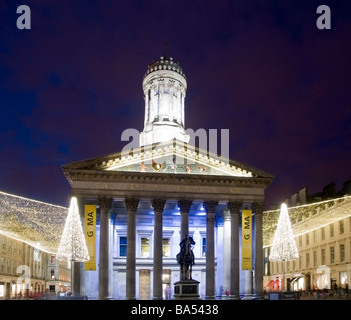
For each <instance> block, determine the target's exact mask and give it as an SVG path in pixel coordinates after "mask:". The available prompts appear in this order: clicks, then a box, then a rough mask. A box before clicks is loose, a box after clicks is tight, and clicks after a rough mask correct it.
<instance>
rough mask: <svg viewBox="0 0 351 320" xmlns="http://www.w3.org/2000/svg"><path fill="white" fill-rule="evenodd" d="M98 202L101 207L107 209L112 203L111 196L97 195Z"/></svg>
mask: <svg viewBox="0 0 351 320" xmlns="http://www.w3.org/2000/svg"><path fill="white" fill-rule="evenodd" d="M98 203H99V206H100V208H101V209H109V208H110V206H111V203H112V198H110V197H104V196H99V197H98Z"/></svg>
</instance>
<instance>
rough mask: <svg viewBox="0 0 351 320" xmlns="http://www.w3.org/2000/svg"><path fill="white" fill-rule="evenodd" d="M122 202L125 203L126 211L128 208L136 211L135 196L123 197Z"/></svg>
mask: <svg viewBox="0 0 351 320" xmlns="http://www.w3.org/2000/svg"><path fill="white" fill-rule="evenodd" d="M124 203H125V205H126V207H127V210H128V211H129V210H131V211H136V210H137V209H138V205H139V199H136V198H125V199H124Z"/></svg>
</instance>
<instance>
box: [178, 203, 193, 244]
mask: <svg viewBox="0 0 351 320" xmlns="http://www.w3.org/2000/svg"><path fill="white" fill-rule="evenodd" d="M192 203H193V202H192V200H178V207H179V208H180V241H182V240H183V239H184V238H185V237H186V236H188V235H189V211H190V207H191V204H192Z"/></svg>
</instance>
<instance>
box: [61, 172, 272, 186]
mask: <svg viewBox="0 0 351 320" xmlns="http://www.w3.org/2000/svg"><path fill="white" fill-rule="evenodd" d="M64 173H65V176H66V178H67V180H68V181H69V183H70V184H71V185H72V184H73V182H74V181H92V182H120V183H132V182H137V183H160V184H162V183H165V184H176V183H181V184H183V183H186V184H188V185H198V184H201V185H204V184H210V185H211V186H217V185H220V186H223V185H224V186H225V185H227V186H238V185H239V186H264V187H266V186H268V185H269V184H271V183H272V181H273V178H266V177H264V178H262V177H235V176H210V175H207V176H206V175H187V174H176V175H175V174H157V173H145V172H127V171H125V172H119V171H104V170H65V171H64Z"/></svg>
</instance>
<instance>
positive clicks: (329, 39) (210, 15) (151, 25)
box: [0, 0, 351, 205]
mask: <svg viewBox="0 0 351 320" xmlns="http://www.w3.org/2000/svg"><path fill="white" fill-rule="evenodd" d="M20 4H27V5H29V6H30V8H31V10H32V29H31V30H24V31H20V30H18V29H17V28H16V19H17V16H18V15H17V14H16V8H17V6H18V5H20ZM320 4H322V3H320V1H308V4H306V1H296V0H295V1H293V0H291V1H290V0H289V1H284V0H279V1H264V3H262V1H256V0H255V1H254V0H252V1H229V0H228V1H156V0H150V1H136V0H128V1H127V0H126V1H93V0H91V1H88V0H85V1H78V0H74V1H65V0H64V1H62V0H60V1H58V0H51V1H40V0H27V1H22V2H19V1H13V0H7V1H6V0H5V1H2V2H0V16H1V19H0V107H1V110H2V111H1V112H2V116H1V118H0V125H1V127H0V189H1V190H3V191H6V192H12V193H15V194H20V195H24V196H29V197H32V198H35V199H39V200H44V201H48V202H52V203H56V204H63V205H67V204H68V201H67V199H68V196H69V186H68V183H67V181H66V180H65V178H64V176H63V174H62V172H61V165H62V164H65V163H69V162H71V161H74V160H83V159H86V158H89V157H94V156H98V155H102V154H107V153H112V152H117V151H120V150H121V149H122V148H123V146H124V143H122V142H121V141H120V137H121V133H122V132H123V130H125V129H127V128H136V129H138V130H140V131H141V130H142V129H143V117H144V102H143V96H142V89H141V85H142V77H143V75H144V73H145V71H146V67H147V65H148V64H150V63H151V62H152V60H153V59H156V58H158V57H160V56H161V55H162V54H163V51H164V43H165V42H166V41H167V43H168V48H167V50H168V54H169V55H170V56H172V57H173V58H174V59H176V60H179V61H180V64H181V66H182V67H183V69H184V72H185V74H186V75H187V80H188V91H187V98H186V119H185V122H186V127H187V128H193V129H194V130H196V129H198V128H205V129H206V130H208V129H213V128H214V129H221V128H223V129H225V128H229V129H230V147H231V150H230V154H231V158H232V159H234V160H238V161H242V162H246V163H248V164H250V165H253V166H256V167H258V168H260V169H263V170H267V171H269V172H271V173H273V174H274V175H275V176H276V180H275V182H274V183H273V184H272V185H271V186H270V187H269V188H268V189H267V199H268V200H267V201H269V203H270V202H278V203H279V202H280V201H283V200H284V199H285V198H286V197H287V196H289V195H290V194H292V193H294V192H296V191H298V190H299V189H300V188H302V187H303V186H305V185H307V186H309V188H310V190H311V192H316V191H319V190H320V189H321V188H322V187H323V186H324V185H326V184H328V183H329V182H331V181H335V182H337V183H338V187H339V188H340V187H341V183H342V182H344V181H346V180H347V179H348V178H349V176H350V165H349V163H350V160H351V159H350V147H351V146H350V138H351V129H350V120H351V112H350V110H351V108H350V102H351V96H350V90H349V88H350V84H351V83H350V82H351V81H350V77H351V76H350V74H351V73H350V71H351V70H350V69H351V67H350V62H349V57H350V56H351V54H350V53H351V52H350V51H351V45H350V40H349V39H350V35H351V6H350V5H349V2H347V1H326V2H323V4H327V5H330V7H331V10H332V30H328V31H326V30H324V31H321V30H318V29H317V28H316V19H317V14H316V9H317V7H318V5H320Z"/></svg>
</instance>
